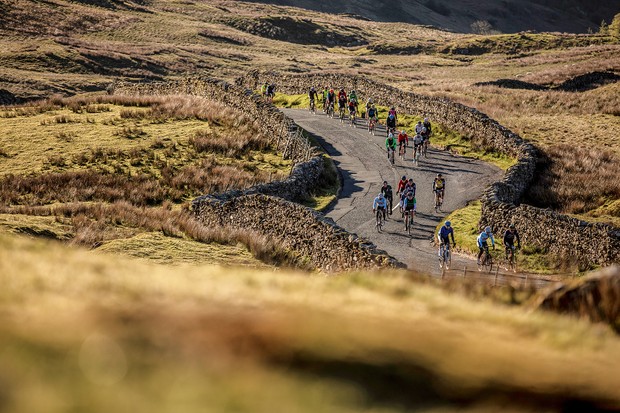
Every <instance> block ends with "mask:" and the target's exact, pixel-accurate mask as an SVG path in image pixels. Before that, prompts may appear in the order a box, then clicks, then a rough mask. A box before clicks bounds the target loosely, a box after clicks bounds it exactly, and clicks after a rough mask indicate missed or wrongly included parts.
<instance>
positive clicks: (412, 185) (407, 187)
mask: <svg viewBox="0 0 620 413" xmlns="http://www.w3.org/2000/svg"><path fill="white" fill-rule="evenodd" d="M415 188H416V186H415V182H413V178H409V180H408V181H407V185H405V192H413V196H415Z"/></svg>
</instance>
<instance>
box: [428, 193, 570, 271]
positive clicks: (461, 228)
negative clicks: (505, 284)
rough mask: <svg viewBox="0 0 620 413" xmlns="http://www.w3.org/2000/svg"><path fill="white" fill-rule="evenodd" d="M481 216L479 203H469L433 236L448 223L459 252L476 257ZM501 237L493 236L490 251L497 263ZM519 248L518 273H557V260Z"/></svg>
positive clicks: (536, 250)
mask: <svg viewBox="0 0 620 413" xmlns="http://www.w3.org/2000/svg"><path fill="white" fill-rule="evenodd" d="M481 214H482V211H481V204H480V201H474V202H470V203H469V204H468V205H467V206H466V207H465V208H461V209H458V210H456V211H454V212H452V213H451V214H450V215H449V216H448V217H447V218H446V219H445V220H444V221H442V222H441V223H440V224H439V225H437V227H436V228H435V234H437V232H438V231H439V229H440V228H441V227H442V226H443V223H444V222H445V221H450V222H451V223H452V227H453V228H454V240H455V241H456V245H457V248H458V249H459V251H462V252H464V253H466V254H468V255H474V256H477V255H478V251H479V249H478V244H477V241H476V240H477V238H478V235H479V234H480V232H481V230H480V229H479V228H478V223H479V222H480V217H481ZM517 230H518V228H517ZM503 235H504V234H503V233H501V234H500V233H494V234H493V236H494V238H495V245H496V249H495V251H493V250H491V249H490V251H491V253H492V254H493V256H494V257H495V259H496V260H499V261H501V260H502V259H503V257H504V255H503V254H504V246H503V242H502V238H503ZM521 247H522V248H521V250H520V251H519V252H518V253H517V267H518V268H519V270H520V271H527V272H533V273H539V274H553V273H555V272H557V270H558V265H557V264H558V263H557V260H554V259H553V257H551V256H550V255H549V254H547V253H545V252H544V251H542V250H540V249H539V248H536V247H534V246H531V245H527V244H522V246H521Z"/></svg>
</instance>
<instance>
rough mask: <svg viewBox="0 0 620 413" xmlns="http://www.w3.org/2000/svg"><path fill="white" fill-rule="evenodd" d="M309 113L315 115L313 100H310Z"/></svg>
mask: <svg viewBox="0 0 620 413" xmlns="http://www.w3.org/2000/svg"><path fill="white" fill-rule="evenodd" d="M310 112H312V114H313V115H316V107H315V106H314V99H310Z"/></svg>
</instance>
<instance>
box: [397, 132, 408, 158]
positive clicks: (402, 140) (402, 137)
mask: <svg viewBox="0 0 620 413" xmlns="http://www.w3.org/2000/svg"><path fill="white" fill-rule="evenodd" d="M407 145H409V136H408V135H407V132H405V130H404V129H403V130H401V131H400V133H399V134H398V149H400V148H401V147H404V148H403V153H405V148H406V147H407Z"/></svg>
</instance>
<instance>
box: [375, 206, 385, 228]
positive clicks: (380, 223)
mask: <svg viewBox="0 0 620 413" xmlns="http://www.w3.org/2000/svg"><path fill="white" fill-rule="evenodd" d="M375 220H376V224H375V226H376V227H377V232H381V226H382V225H383V224H382V222H381V211H380V210H379V209H377V214H376V217H375Z"/></svg>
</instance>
